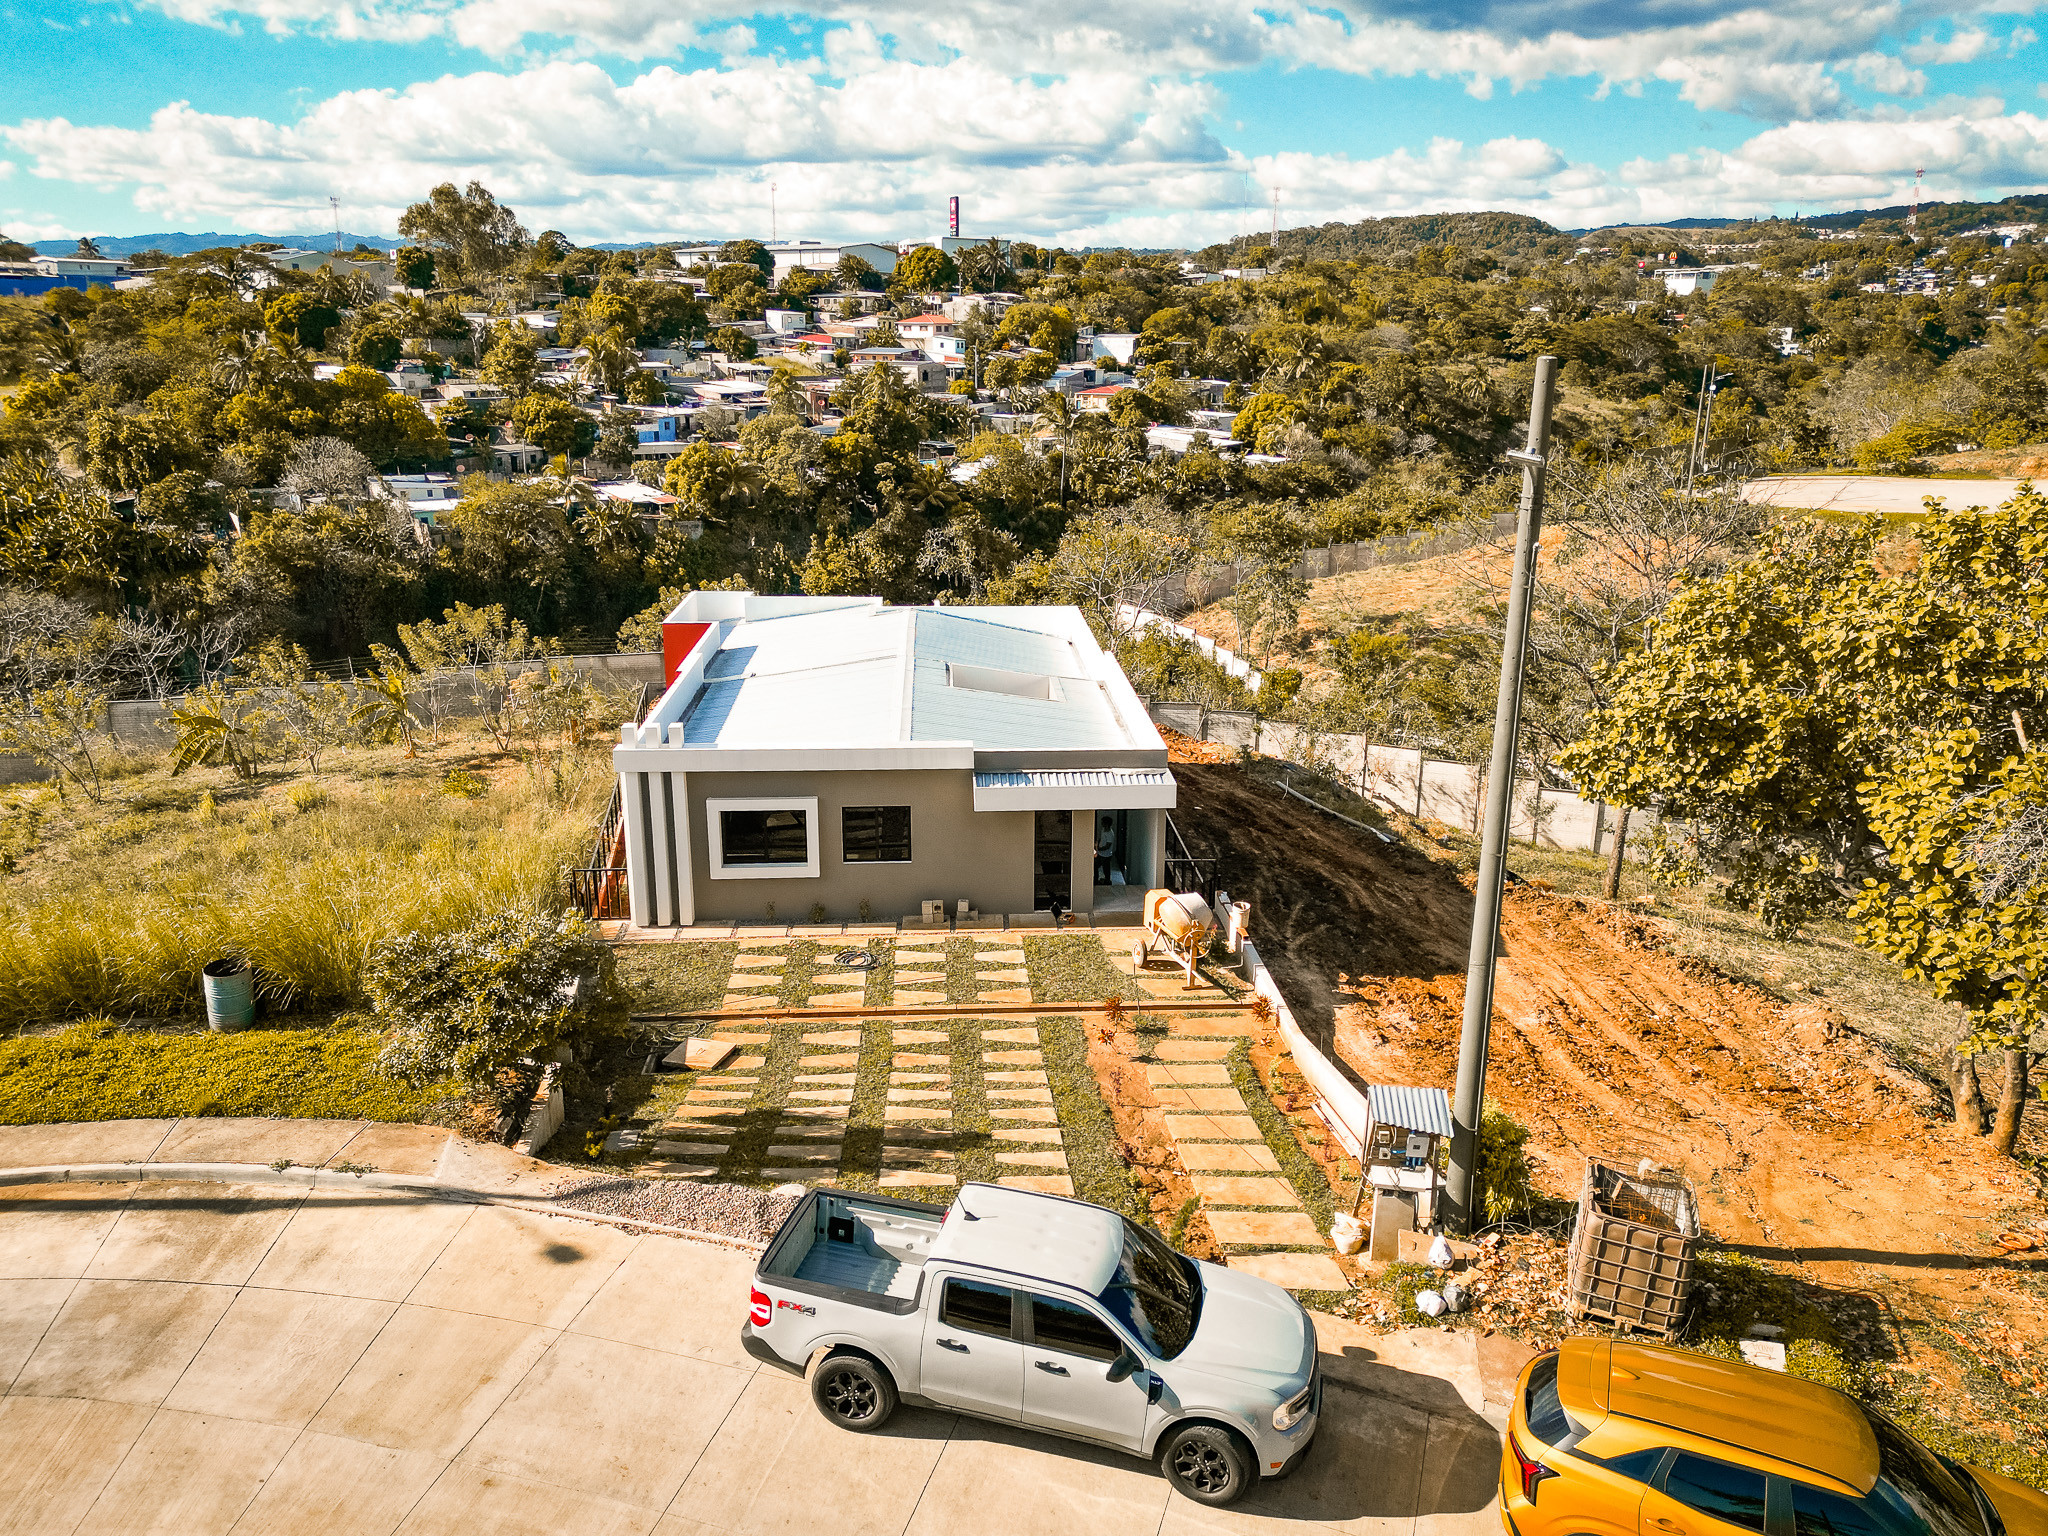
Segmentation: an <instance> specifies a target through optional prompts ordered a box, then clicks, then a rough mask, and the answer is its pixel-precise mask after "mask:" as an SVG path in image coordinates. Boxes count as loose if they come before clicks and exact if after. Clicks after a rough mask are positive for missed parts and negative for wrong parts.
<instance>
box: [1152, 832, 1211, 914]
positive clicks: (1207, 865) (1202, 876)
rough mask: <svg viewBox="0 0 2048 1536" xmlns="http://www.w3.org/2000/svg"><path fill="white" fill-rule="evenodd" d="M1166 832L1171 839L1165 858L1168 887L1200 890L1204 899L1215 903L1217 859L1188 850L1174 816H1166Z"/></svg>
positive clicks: (1179, 889) (1177, 889) (1171, 888)
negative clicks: (1176, 850) (1203, 857)
mask: <svg viewBox="0 0 2048 1536" xmlns="http://www.w3.org/2000/svg"><path fill="white" fill-rule="evenodd" d="M1166 832H1167V836H1168V837H1169V838H1170V839H1171V841H1170V843H1169V844H1168V846H1169V848H1173V849H1178V850H1179V852H1178V853H1173V852H1169V853H1168V854H1167V855H1166V858H1165V861H1164V862H1165V865H1166V869H1165V875H1166V888H1167V889H1168V890H1169V891H1200V892H1201V893H1202V900H1204V901H1206V902H1209V903H1210V904H1211V905H1214V903H1215V901H1216V861H1215V860H1213V859H1198V858H1196V857H1195V856H1194V855H1193V854H1191V853H1189V852H1188V845H1187V840H1186V839H1185V838H1183V837H1182V836H1181V835H1180V828H1179V827H1177V826H1175V825H1174V824H1173V817H1172V816H1171V815H1169V816H1168V817H1167V818H1166Z"/></svg>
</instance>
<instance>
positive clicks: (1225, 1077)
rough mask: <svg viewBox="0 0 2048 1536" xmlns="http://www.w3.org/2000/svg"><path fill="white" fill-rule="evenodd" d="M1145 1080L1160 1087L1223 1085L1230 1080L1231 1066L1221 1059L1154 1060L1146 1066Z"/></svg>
mask: <svg viewBox="0 0 2048 1536" xmlns="http://www.w3.org/2000/svg"><path fill="white" fill-rule="evenodd" d="M1145 1081H1146V1082H1148V1083H1152V1084H1154V1085H1156V1086H1160V1087H1174V1088H1212V1087H1223V1086H1226V1085H1228V1083H1229V1082H1230V1068H1228V1067H1227V1066H1225V1065H1224V1064H1223V1063H1222V1062H1220V1061H1161V1062H1154V1063H1152V1064H1151V1065H1149V1066H1147V1067H1146V1068H1145Z"/></svg>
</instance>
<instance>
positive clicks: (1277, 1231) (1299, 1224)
mask: <svg viewBox="0 0 2048 1536" xmlns="http://www.w3.org/2000/svg"><path fill="white" fill-rule="evenodd" d="M1205 1214H1206V1215H1207V1216H1208V1218H1209V1230H1210V1231H1212V1232H1214V1233H1215V1234H1216V1241H1217V1242H1219V1243H1318V1244H1319V1243H1321V1242H1322V1240H1323V1235H1322V1233H1320V1232H1318V1231H1317V1230H1316V1224H1315V1222H1313V1221H1312V1220H1310V1219H1309V1217H1308V1216H1307V1215H1306V1214H1305V1213H1303V1212H1301V1211H1286V1212H1281V1211H1209V1212H1206V1213H1205Z"/></svg>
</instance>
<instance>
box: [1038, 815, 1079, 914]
mask: <svg viewBox="0 0 2048 1536" xmlns="http://www.w3.org/2000/svg"><path fill="white" fill-rule="evenodd" d="M1032 814H1033V816H1034V818H1035V823H1036V824H1035V826H1034V827H1033V829H1032V845H1031V870H1032V893H1031V895H1032V909H1033V910H1034V911H1038V912H1049V911H1051V910H1052V904H1053V903H1054V902H1055V901H1057V902H1058V903H1059V904H1060V906H1061V907H1063V908H1068V909H1071V908H1072V907H1073V905H1074V813H1073V812H1072V811H1035V812H1033V813H1032Z"/></svg>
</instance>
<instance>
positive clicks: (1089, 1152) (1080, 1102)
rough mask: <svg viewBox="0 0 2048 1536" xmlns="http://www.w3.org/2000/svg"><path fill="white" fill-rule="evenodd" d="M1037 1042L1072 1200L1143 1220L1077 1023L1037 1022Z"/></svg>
mask: <svg viewBox="0 0 2048 1536" xmlns="http://www.w3.org/2000/svg"><path fill="white" fill-rule="evenodd" d="M1038 1039H1039V1046H1040V1049H1041V1050H1042V1051H1043V1052H1044V1054H1045V1078H1046V1082H1047V1083H1048V1085H1050V1087H1051V1088H1052V1101H1053V1107H1054V1108H1055V1109H1056V1110H1058V1112H1059V1119H1060V1134H1061V1138H1062V1140H1063V1141H1064V1142H1065V1146H1064V1148H1063V1149H1062V1150H1064V1151H1065V1153H1066V1156H1067V1176H1068V1177H1069V1178H1071V1179H1072V1180H1073V1181H1074V1193H1075V1195H1077V1196H1078V1197H1079V1198H1081V1199H1083V1200H1092V1201H1094V1202H1095V1203H1096V1204H1097V1205H1106V1206H1108V1207H1109V1208H1110V1209H1111V1210H1113V1211H1120V1212H1122V1213H1123V1214H1124V1215H1126V1216H1129V1217H1130V1218H1131V1219H1132V1220H1134V1221H1149V1220H1150V1216H1149V1214H1148V1213H1147V1211H1146V1208H1145V1202H1144V1200H1142V1199H1141V1198H1140V1197H1139V1194H1138V1187H1137V1185H1136V1184H1135V1183H1133V1182H1132V1180H1131V1170H1130V1168H1129V1167H1128V1166H1127V1165H1126V1164H1125V1163H1124V1160H1123V1159H1122V1158H1121V1157H1119V1156H1118V1155H1117V1134H1116V1122H1115V1120H1114V1119H1112V1118H1111V1116H1110V1113H1109V1106H1108V1105H1107V1104H1104V1103H1103V1102H1102V1089H1101V1087H1100V1085H1098V1084H1097V1082H1096V1081H1095V1069H1094V1068H1093V1067H1091V1066H1089V1065H1088V1035H1087V1032H1086V1030H1085V1029H1084V1028H1083V1027H1082V1024H1081V1021H1080V1020H1079V1019H1077V1018H1075V1017H1074V1016H1073V1015H1072V1014H1058V1015H1054V1016H1052V1017H1050V1018H1041V1019H1040V1020H1039V1021H1038Z"/></svg>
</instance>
